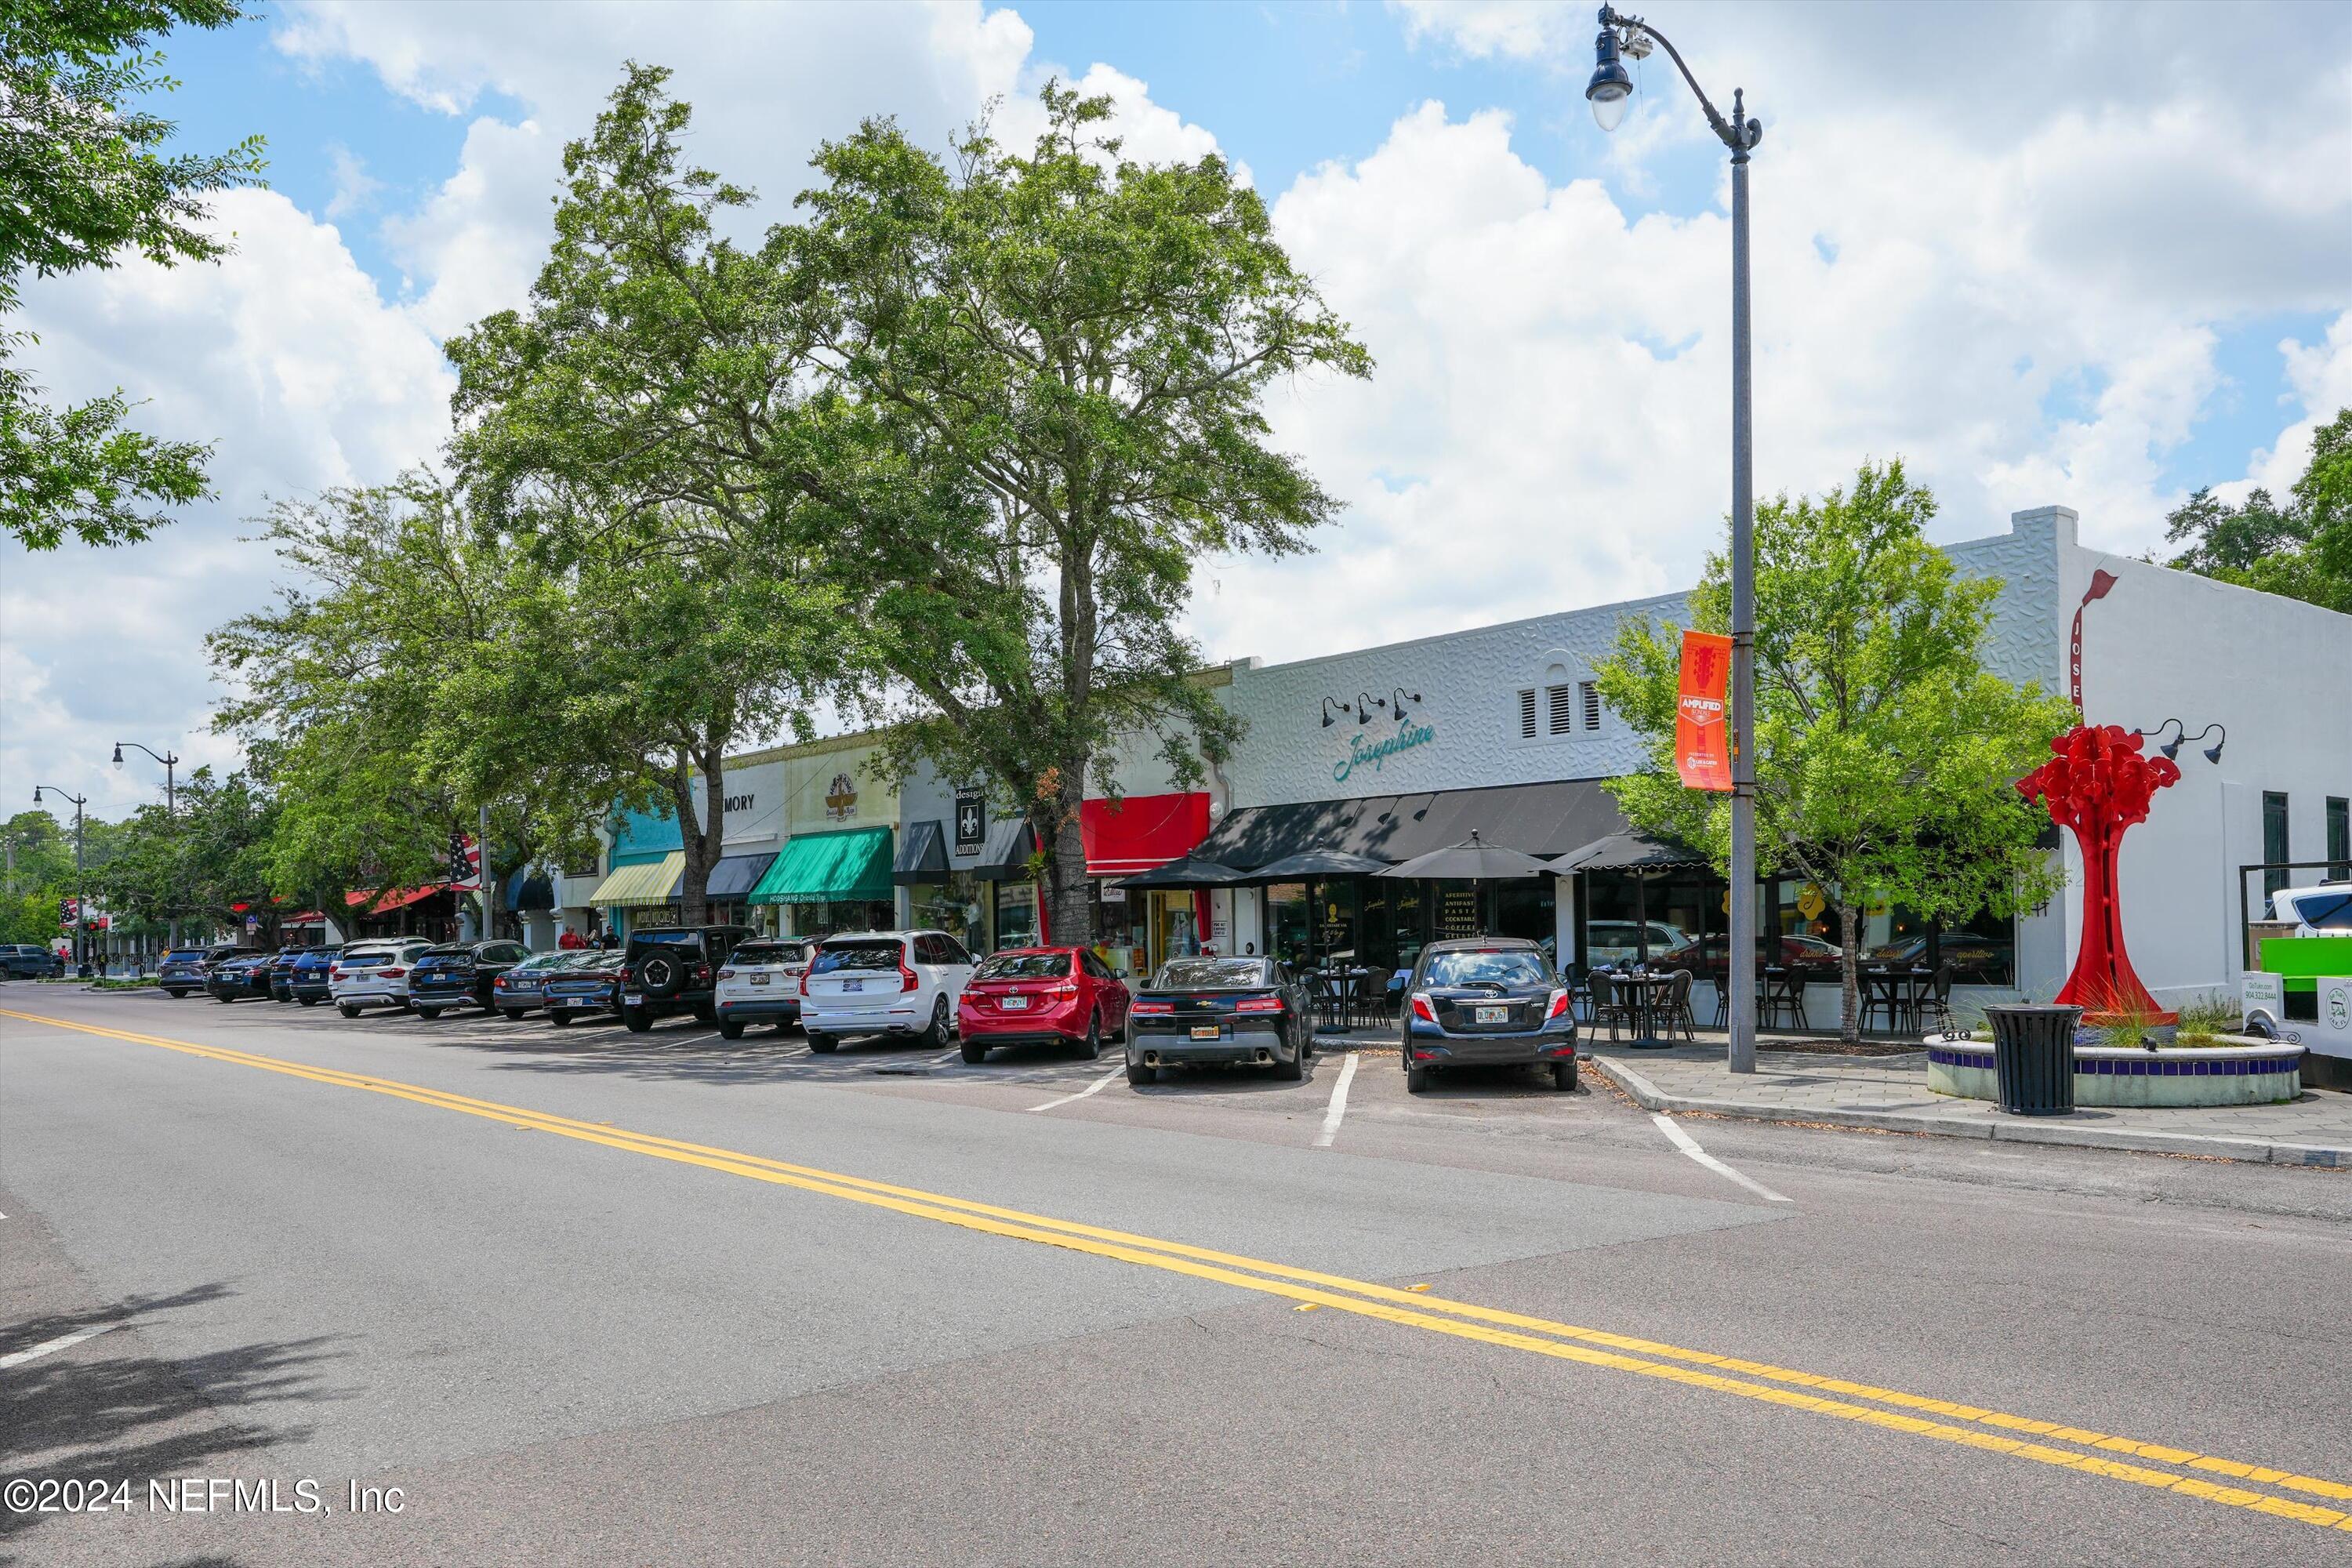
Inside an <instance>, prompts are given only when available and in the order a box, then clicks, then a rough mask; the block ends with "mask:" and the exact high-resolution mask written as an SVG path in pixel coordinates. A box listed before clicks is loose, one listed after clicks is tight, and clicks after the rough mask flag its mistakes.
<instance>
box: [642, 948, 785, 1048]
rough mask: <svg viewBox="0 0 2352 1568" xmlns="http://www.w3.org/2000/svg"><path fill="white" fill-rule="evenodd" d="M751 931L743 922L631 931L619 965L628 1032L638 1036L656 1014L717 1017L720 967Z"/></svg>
mask: <svg viewBox="0 0 2352 1568" xmlns="http://www.w3.org/2000/svg"><path fill="white" fill-rule="evenodd" d="M754 934H756V933H754V932H753V931H751V930H750V929H748V928H747V927H743V926H681V927H678V928H677V929H676V930H673V931H632V932H630V933H629V944H628V946H627V947H626V948H625V949H623V952H624V953H625V955H626V956H625V960H624V962H623V963H622V964H621V1022H622V1023H623V1024H624V1025H625V1026H627V1027H628V1030H629V1032H630V1033H631V1034H633V1035H642V1034H644V1033H645V1032H646V1030H647V1029H650V1028H652V1027H653V1026H654V1020H655V1019H656V1018H667V1017H669V1016H671V1015H673V1014H676V1013H691V1014H693V1015H694V1016H696V1017H698V1018H699V1019H701V1020H702V1021H703V1022H704V1023H706V1024H708V1023H711V1022H713V1021H715V1020H716V1019H717V1018H718V1016H719V1011H718V1004H717V992H716V989H715V988H716V986H717V985H718V974H719V969H720V967H721V966H723V965H724V964H725V963H726V962H727V957H728V955H729V954H730V953H731V952H734V951H735V949H736V948H737V946H739V945H740V943H742V942H746V941H748V940H750V939H751V937H752V936H753V935H754Z"/></svg>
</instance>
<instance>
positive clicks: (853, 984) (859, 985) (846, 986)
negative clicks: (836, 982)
mask: <svg viewBox="0 0 2352 1568" xmlns="http://www.w3.org/2000/svg"><path fill="white" fill-rule="evenodd" d="M841 988H842V989H843V990H844V991H863V990H865V989H866V982H864V981H863V980H845V981H843V982H842V983H841Z"/></svg>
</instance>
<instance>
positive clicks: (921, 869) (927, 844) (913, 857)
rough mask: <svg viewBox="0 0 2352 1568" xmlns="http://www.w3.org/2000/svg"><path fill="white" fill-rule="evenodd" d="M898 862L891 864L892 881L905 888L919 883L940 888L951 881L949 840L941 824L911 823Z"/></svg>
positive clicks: (900, 845) (901, 845) (899, 849)
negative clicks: (948, 880)
mask: <svg viewBox="0 0 2352 1568" xmlns="http://www.w3.org/2000/svg"><path fill="white" fill-rule="evenodd" d="M906 827H907V837H906V839H905V840H904V841H903V842H902V843H900V844H899V846H898V859H896V860H894V861H892V862H891V864H890V880H892V881H893V882H896V883H897V884H898V886H900V887H902V888H911V887H913V886H914V885H915V884H917V883H918V882H920V883H923V884H926V885H927V886H932V887H936V886H938V885H939V884H940V883H941V882H944V881H946V880H947V879H948V849H947V836H946V835H945V834H944V833H942V832H941V831H940V825H939V824H938V823H937V822H909V823H908V824H907V825H906Z"/></svg>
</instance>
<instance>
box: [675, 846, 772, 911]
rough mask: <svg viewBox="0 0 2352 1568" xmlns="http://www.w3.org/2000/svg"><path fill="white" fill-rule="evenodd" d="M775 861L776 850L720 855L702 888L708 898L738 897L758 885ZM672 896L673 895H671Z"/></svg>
mask: <svg viewBox="0 0 2352 1568" xmlns="http://www.w3.org/2000/svg"><path fill="white" fill-rule="evenodd" d="M775 863H776V852H775V851H774V850H772V849H764V850H761V852H760V853H759V854H757V855H728V856H722V857H721V858H720V859H719V864H718V865H716V866H713V867H712V868H710V880H709V883H708V884H707V885H706V886H705V888H704V889H703V897H705V898H708V899H740V898H742V897H744V896H745V895H746V894H748V893H750V892H751V889H754V888H756V887H758V886H759V885H760V879H761V878H762V877H764V876H766V875H767V874H768V868H769V867H771V866H772V865H774V864H775ZM673 896H674V895H673Z"/></svg>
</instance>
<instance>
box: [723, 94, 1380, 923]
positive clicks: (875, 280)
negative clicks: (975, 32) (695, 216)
mask: <svg viewBox="0 0 2352 1568" xmlns="http://www.w3.org/2000/svg"><path fill="white" fill-rule="evenodd" d="M1042 100H1043V103H1044V107H1045V117H1046V121H1047V124H1046V128H1045V132H1043V133H1042V134H1041V135H1040V136H1039V137H1038V138H1037V140H1036V142H1035V143H1034V146H1033V147H1032V148H1030V149H1029V150H1028V151H1027V152H1026V153H1020V152H1017V151H1012V150H1008V149H1006V148H1004V147H1003V146H1001V145H1000V144H999V143H998V142H996V141H995V140H994V139H993V137H992V135H991V134H990V133H989V132H988V130H987V129H986V127H984V126H983V127H980V128H976V129H974V130H973V131H971V132H969V133H968V134H966V135H965V136H963V137H962V138H961V140H959V141H958V142H956V144H955V145H954V147H953V148H952V157H951V158H950V159H946V160H943V159H941V158H940V157H939V156H937V155H935V154H934V153H931V152H929V151H927V150H926V149H924V148H922V147H919V146H918V145H916V144H915V143H914V142H911V141H909V140H908V137H907V136H906V135H905V133H904V132H901V131H900V130H899V129H898V126H897V125H896V124H894V123H892V122H891V121H887V120H886V121H870V122H868V123H867V124H866V125H865V126H864V127H863V128H862V129H860V130H859V131H858V132H857V133H856V135H854V136H852V137H849V138H848V139H846V140H845V141H842V142H834V143H829V144H827V145H826V146H824V148H823V149H822V150H821V151H820V152H819V153H818V155H817V158H816V166H817V169H818V171H819V173H820V174H822V175H823V176H824V184H821V185H820V186H818V187H817V188H815V189H814V190H811V191H809V192H807V193H805V194H804V195H803V196H802V197H801V205H802V206H803V209H804V211H805V215H806V222H805V223H804V224H802V225H797V226H778V227H777V228H776V229H774V230H773V231H772V233H771V236H770V239H769V244H768V247H767V252H766V254H767V257H768V258H769V259H770V261H771V263H772V266H773V268H774V269H775V272H776V273H777V275H778V276H779V277H780V278H781V279H783V280H784V281H785V283H786V284H787V286H788V287H789V288H790V289H791V290H792V296H793V311H792V314H791V316H790V317H789V323H790V324H789V328H788V331H787V332H786V334H785V339H784V341H787V342H801V343H804V344H805V350H806V355H807V359H808V362H809V363H811V364H812V365H813V366H814V368H815V370H816V371H817V373H818V375H819V381H818V386H819V388H820V391H819V394H818V395H816V396H815V397H814V398H812V399H811V400H810V401H809V402H808V403H807V404H806V405H804V406H803V410H802V414H803V419H802V421H801V426H800V434H801V437H802V445H801V450H800V453H799V460H800V461H801V462H802V463H803V464H804V465H805V467H804V469H803V473H802V474H801V475H800V476H797V477H798V478H799V479H800V480H801V482H802V483H803V484H804V486H805V488H806V491H807V493H808V494H809V495H810V497H811V498H812V499H813V500H814V501H815V502H816V503H817V504H816V505H814V506H812V507H811V508H809V509H807V510H803V512H801V513H799V514H798V515H799V517H800V519H801V520H802V521H804V522H813V523H814V524H816V525H818V526H819V527H821V529H822V535H821V537H819V538H817V539H815V540H814V541H813V543H814V544H816V545H818V546H820V547H821V548H820V550H819V552H818V553H819V555H820V558H821V561H822V569H823V570H824V573H825V574H826V576H827V578H828V579H829V580H830V581H832V582H833V583H835V584H837V585H838V586H839V588H840V590H841V591H842V593H843V594H844V595H845V596H846V597H847V598H848V599H849V601H850V602H851V603H852V604H853V605H854V606H855V609H856V616H857V621H858V624H859V626H860V627H861V628H862V630H863V632H864V633H865V635H866V638H867V649H868V652H869V654H870V656H871V657H872V658H874V659H875V660H876V661H877V663H878V664H879V665H880V667H881V668H883V669H885V670H886V671H887V673H888V674H889V675H890V676H891V677H892V678H893V679H894V681H895V682H896V689H898V690H899V691H902V692H904V693H905V694H906V698H907V700H906V701H905V702H904V703H903V704H902V705H900V706H898V708H897V709H896V710H894V711H893V712H892V714H891V717H893V718H894V719H896V720H897V721H898V723H897V724H896V726H895V728H894V734H895V736H896V738H897V739H896V742H895V744H896V746H897V748H898V751H899V752H900V753H901V756H902V759H903V758H904V757H905V756H906V755H908V754H912V753H922V754H928V755H929V756H930V757H931V758H932V759H933V760H935V761H937V762H938V763H940V765H941V767H942V770H943V771H944V772H946V773H950V775H956V776H971V775H973V774H985V775H987V776H989V777H990V778H992V779H993V780H994V781H996V783H997V784H999V786H1000V787H1001V788H1002V789H1003V790H1004V791H1006V792H1007V793H1009V794H1010V795H1013V796H1014V797H1015V798H1017V799H1018V800H1019V801H1020V802H1021V803H1022V805H1023V807H1024V810H1026V811H1027V813H1028V814H1029V816H1030V817H1031V819H1032V821H1033V823H1034V826H1035V827H1036V829H1037V833H1038V837H1039V840H1040V842H1041V843H1042V844H1043V845H1045V847H1046V857H1047V866H1046V892H1047V900H1048V912H1049V919H1050V921H1051V925H1052V929H1053V930H1054V931H1055V934H1056V936H1057V937H1061V938H1064V939H1066V940H1080V941H1083V940H1090V939H1091V938H1092V936H1093V934H1094V926H1095V921H1094V911H1093V906H1092V903H1091V900H1089V899H1088V898H1087V881H1086V861H1085V855H1084V850H1083V847H1082V844H1081V840H1080V836H1079V806H1080V804H1081V802H1082V801H1083V800H1084V798H1085V795H1086V793H1087V785H1088V784H1089V783H1090V782H1091V783H1093V784H1096V785H1097V787H1099V788H1103V789H1106V790H1108V789H1111V788H1113V787H1115V781H1114V780H1113V779H1112V778H1111V777H1110V772H1109V769H1110V758H1111V754H1112V742H1114V741H1115V740H1116V739H1118V738H1119V737H1122V736H1135V735H1153V736H1156V737H1158V741H1159V746H1160V752H1161V753H1162V754H1163V756H1164V757H1165V758H1166V760H1167V761H1168V763H1170V765H1171V769H1172V770H1173V772H1174V773H1176V775H1177V776H1178V777H1179V778H1188V777H1194V776H1197V774H1198V772H1199V769H1200V762H1199V759H1200V757H1201V756H1202V754H1205V755H1207V756H1208V757H1210V758H1211V759H1212V760H1214V759H1216V758H1218V757H1221V756H1223V754H1224V753H1225V752H1226V750H1227V749H1228V748H1229V746H1230V745H1231V743H1232V742H1233V740H1234V736H1235V733H1236V726H1235V723H1234V720H1233V719H1232V717H1231V716H1230V715H1229V714H1228V713H1226V712H1225V710H1223V709H1222V708H1221V707H1220V706H1219V705H1218V704H1217V703H1216V702H1215V701H1214V700H1213V695H1212V694H1211V693H1210V692H1208V691H1207V690H1206V689H1203V688H1202V686H1201V685H1200V684H1198V683H1197V682H1196V681H1194V680H1192V679H1188V678H1189V677H1190V675H1191V674H1192V671H1193V669H1194V668H1196V667H1197V664H1198V662H1199V655H1198V651H1197V650H1196V649H1195V648H1194V647H1192V644H1191V643H1190V641H1189V640H1188V639H1187V638H1186V637H1183V636H1182V635H1181V630H1180V626H1181V618H1182V616H1183V613H1184V611H1185V608H1186V606H1187V605H1188V603H1189V600H1190V595H1191V590H1192V574H1193V570H1194V567H1195V565H1196V563H1199V562H1200V561H1201V560H1202V559H1203V558H1204V557H1209V556H1213V555H1218V554H1223V553H1228V552H1242V551H1259V552H1269V553H1277V554H1278V553H1284V552H1292V551H1297V550H1301V549H1304V548H1306V547H1307V536H1308V533H1309V532H1310V531H1311V530H1312V529H1313V528H1314V527H1315V526H1316V525H1317V524H1318V523H1321V522H1323V521H1327V520H1328V519H1329V518H1330V517H1331V516H1332V515H1333V514H1334V513H1335V512H1336V511H1337V510H1338V503H1337V502H1336V501H1335V500H1333V498H1332V497H1331V496H1330V495H1329V494H1328V493H1327V492H1326V491H1325V490H1324V489H1322V487H1321V486H1320V485H1318V483H1317V482H1316V480H1315V479H1314V478H1313V476H1312V475H1310V474H1309V473H1308V472H1307V470H1306V468H1304V467H1303V466H1302V465H1301V464H1300V463H1299V462H1298V461H1297V459H1296V458H1293V457H1291V456H1289V455H1287V454H1286V453H1283V452H1281V451H1279V450H1277V449H1276V447H1274V446H1273V444H1272V442H1271V440H1270V429H1269V426H1268V424H1267V420H1266V416H1265V408H1264V402H1265V395H1266V394H1267V392H1268V390H1269V389H1270V388H1272V387H1274V386H1275V385H1276V384H1279V383H1280V382H1282V381H1283V380H1285V379H1286V378H1289V377H1293V376H1297V375H1300V374H1306V373H1310V372H1316V371H1323V372H1328V373H1330V374H1336V375H1345V376H1364V375H1368V374H1370V370H1371V360H1370V355H1369V354H1368V353H1366V352H1365V350H1364V349H1363V347H1362V346H1361V345H1360V344H1359V343H1357V342H1355V341H1354V340H1353V339H1352V338H1351V337H1350V336H1349V331H1348V328H1347V326H1346V324H1345V323H1344V322H1342V321H1339V320H1338V319H1337V318H1336V317H1335V316H1333V314H1332V313H1331V312H1330V310H1328V309H1327V308H1326V307H1325V305H1324V303H1323V301H1322V300H1321V299H1320V297H1319V296H1318V293H1317V291H1316V289H1315V287H1314V284H1313V282H1312V281H1311V280H1310V279H1308V278H1307V276H1306V275H1305V274H1304V273H1303V272H1301V271H1300V270H1299V269H1298V268H1296V267H1295V266H1293V265H1292V263H1291V261H1290V258H1289V257H1288V256H1287V255H1286V254H1285V252H1284V250H1283V248H1282V247H1281V245H1280V244H1279V243H1277V242H1276V239H1275V237H1274V235H1273V232H1272V228H1271V226H1270V225H1269V223H1268V221H1267V216H1266V210H1265V203H1264V202H1263V201H1262V200H1261V199H1260V198H1259V196H1258V195H1257V194H1256V193H1255V191H1253V190H1251V189H1249V188H1248V187H1247V186H1245V185H1244V184H1239V183H1238V182H1237V181H1236V180H1235V179H1234V174H1233V171H1232V169H1231V168H1230V167H1229V166H1228V165H1227V164H1226V163H1224V162H1223V159H1221V158H1217V157H1215V156H1210V157H1205V158H1202V159H1201V160H1200V161H1198V162H1196V163H1172V164H1166V165H1147V164H1141V163H1135V162H1133V161H1131V160H1129V159H1126V158H1124V157H1122V156H1121V155H1120V151H1119V143H1118V141H1117V140H1116V139H1114V138H1110V137H1108V136H1106V135H1105V134H1104V131H1105V122H1106V121H1108V118H1109V116H1110V112H1111V110H1110V103H1109V100H1108V99H1103V98H1087V97H1082V96H1080V95H1079V94H1077V93H1076V92H1074V91H1071V90H1069V89H1066V88H1064V87H1062V86H1060V85H1059V84H1058V83H1053V84H1048V85H1047V86H1046V88H1045V89H1044V92H1043V94H1042Z"/></svg>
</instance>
